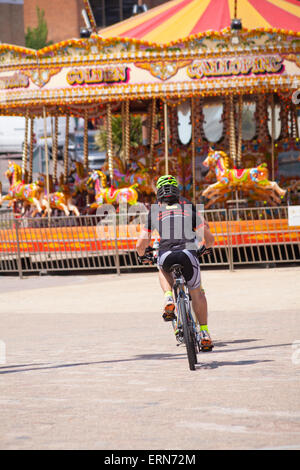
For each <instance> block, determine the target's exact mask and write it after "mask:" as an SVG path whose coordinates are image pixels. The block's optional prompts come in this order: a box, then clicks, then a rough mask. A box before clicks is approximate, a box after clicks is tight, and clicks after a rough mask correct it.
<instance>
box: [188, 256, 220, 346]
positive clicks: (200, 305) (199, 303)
mask: <svg viewBox="0 0 300 470" xmlns="http://www.w3.org/2000/svg"><path fill="white" fill-rule="evenodd" d="M184 252H185V253H186V255H187V256H188V258H189V261H190V262H191V264H192V266H193V276H192V277H191V278H190V279H188V280H187V286H188V288H189V292H190V295H191V298H192V306H193V310H194V313H195V315H196V318H197V320H198V322H199V324H200V336H201V346H202V348H203V349H205V350H210V349H212V348H213V342H212V340H211V338H210V334H209V331H208V326H207V323H208V309H207V300H206V295H205V292H204V289H203V288H202V286H201V274H200V263H199V260H198V258H196V256H194V254H193V253H191V252H187V251H186V250H184Z"/></svg>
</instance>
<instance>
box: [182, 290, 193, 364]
mask: <svg viewBox="0 0 300 470" xmlns="http://www.w3.org/2000/svg"><path fill="white" fill-rule="evenodd" d="M179 308H180V313H181V315H180V316H181V319H182V327H183V336H184V342H185V345H186V350H187V356H188V362H189V367H190V370H195V369H196V367H195V366H196V364H197V354H196V344H195V338H194V333H193V331H192V325H191V324H190V319H189V313H188V309H187V306H186V302H185V301H184V299H183V298H181V299H179Z"/></svg>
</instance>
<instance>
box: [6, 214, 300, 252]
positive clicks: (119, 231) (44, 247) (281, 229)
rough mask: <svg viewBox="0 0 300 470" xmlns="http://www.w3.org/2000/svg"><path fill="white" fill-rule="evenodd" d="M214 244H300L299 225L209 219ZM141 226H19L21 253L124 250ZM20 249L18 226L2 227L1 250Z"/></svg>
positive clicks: (280, 221)
mask: <svg viewBox="0 0 300 470" xmlns="http://www.w3.org/2000/svg"><path fill="white" fill-rule="evenodd" d="M209 226H210V229H211V231H212V233H213V234H214V235H215V246H217V247H226V246H229V245H231V246H244V245H260V244H281V243H297V242H299V243H300V227H289V226H288V221H287V219H276V220H272V219H270V220H251V221H231V222H230V221H224V222H210V223H209ZM139 234H140V226H139V225H122V226H116V227H113V226H101V225H98V226H90V227H80V226H72V227H53V228H19V229H18V239H19V246H20V251H21V252H30V253H36V252H37V253H38V252H70V251H79V252H80V251H82V252H87V251H103V252H111V251H115V250H116V247H117V248H118V250H121V251H123V250H124V251H130V250H134V249H135V245H136V239H137V237H138V236H139ZM16 251H17V232H16V228H15V227H14V228H13V229H6V230H4V229H2V230H0V252H10V253H11V252H16Z"/></svg>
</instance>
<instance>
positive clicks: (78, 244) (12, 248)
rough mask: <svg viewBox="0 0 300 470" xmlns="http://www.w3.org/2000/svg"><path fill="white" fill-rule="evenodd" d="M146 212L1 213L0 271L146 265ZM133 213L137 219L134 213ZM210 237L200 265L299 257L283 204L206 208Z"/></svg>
mask: <svg viewBox="0 0 300 470" xmlns="http://www.w3.org/2000/svg"><path fill="white" fill-rule="evenodd" d="M146 215H147V214H146V213H144V214H140V213H139V214H131V216H130V219H129V220H127V221H126V223H123V222H122V219H121V218H120V217H119V216H118V215H116V216H111V218H107V217H106V219H105V223H103V222H104V220H103V217H101V216H98V215H90V216H88V215H87V216H79V217H70V216H69V217H51V219H50V221H49V220H48V218H47V217H45V218H39V217H35V218H14V217H13V214H12V213H11V212H2V211H1V213H0V273H1V272H2V273H18V274H19V276H20V277H22V275H23V274H26V273H42V272H43V271H46V272H63V271H65V272H67V271H89V272H92V271H114V272H117V273H118V274H120V273H121V272H122V271H128V270H132V269H149V267H147V266H141V265H140V264H139V263H138V258H137V253H136V250H135V246H136V240H137V238H138V236H139V233H140V229H141V224H142V222H143V220H144V217H145V216H146ZM136 216H138V217H136ZM205 219H206V220H207V221H208V223H209V225H210V229H211V231H212V233H213V234H214V236H215V246H214V248H213V253H212V255H211V256H205V257H203V260H202V265H203V266H213V267H215V266H225V267H228V268H229V269H233V268H234V267H235V266H239V265H247V264H249V265H250V264H252V265H253V264H262V263H266V264H267V263H296V262H299V261H300V255H299V253H300V227H298V228H297V227H289V225H288V208H287V207H265V208H242V209H241V208H239V209H229V210H226V209H220V210H208V211H205Z"/></svg>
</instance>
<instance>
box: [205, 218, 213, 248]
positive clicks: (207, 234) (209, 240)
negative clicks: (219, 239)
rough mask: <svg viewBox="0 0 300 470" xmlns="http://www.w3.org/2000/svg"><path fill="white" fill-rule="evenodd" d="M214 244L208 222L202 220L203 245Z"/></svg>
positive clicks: (208, 246) (209, 245)
mask: <svg viewBox="0 0 300 470" xmlns="http://www.w3.org/2000/svg"><path fill="white" fill-rule="evenodd" d="M214 244H215V237H214V236H213V234H212V233H211V231H210V228H209V225H208V222H206V220H205V221H204V245H205V246H206V248H211V247H212V246H214Z"/></svg>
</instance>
